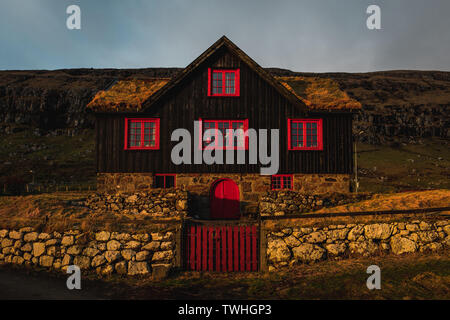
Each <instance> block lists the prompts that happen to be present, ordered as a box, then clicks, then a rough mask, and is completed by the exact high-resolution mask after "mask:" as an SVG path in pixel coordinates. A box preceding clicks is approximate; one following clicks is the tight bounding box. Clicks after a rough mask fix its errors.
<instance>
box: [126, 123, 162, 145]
mask: <svg viewBox="0 0 450 320" xmlns="http://www.w3.org/2000/svg"><path fill="white" fill-rule="evenodd" d="M131 122H133V123H141V133H140V141H141V144H142V143H143V142H144V124H145V123H155V145H154V146H149V147H144V146H137V147H136V146H132V147H131V146H129V145H128V135H129V132H128V126H129V123H131ZM159 123H160V121H159V118H125V144H124V149H125V150H157V149H159Z"/></svg>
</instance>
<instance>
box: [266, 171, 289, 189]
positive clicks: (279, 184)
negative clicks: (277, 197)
mask: <svg viewBox="0 0 450 320" xmlns="http://www.w3.org/2000/svg"><path fill="white" fill-rule="evenodd" d="M270 186H271V189H272V190H281V189H290V190H292V188H293V183H292V174H276V175H273V176H272V181H271V184H270Z"/></svg>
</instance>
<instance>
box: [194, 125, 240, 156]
mask: <svg viewBox="0 0 450 320" xmlns="http://www.w3.org/2000/svg"><path fill="white" fill-rule="evenodd" d="M199 121H200V135H199V136H200V143H199V146H201V148H202V149H222V150H233V149H234V150H248V134H247V130H248V119H245V120H202V119H200V120H199ZM210 129H211V130H214V133H213V134H208V133H209V132H207V130H210ZM239 129H240V130H242V131H236V130H239ZM219 132H220V133H221V135H222V141H221V139H220V137H219ZM204 136H205V137H206V139H205V140H203V137H204ZM212 143H214V144H213V145H210V144H212Z"/></svg>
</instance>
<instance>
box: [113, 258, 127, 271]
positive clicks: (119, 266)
mask: <svg viewBox="0 0 450 320" xmlns="http://www.w3.org/2000/svg"><path fill="white" fill-rule="evenodd" d="M115 269H116V272H117V273H118V274H127V262H126V261H120V262H117V263H116V266H115Z"/></svg>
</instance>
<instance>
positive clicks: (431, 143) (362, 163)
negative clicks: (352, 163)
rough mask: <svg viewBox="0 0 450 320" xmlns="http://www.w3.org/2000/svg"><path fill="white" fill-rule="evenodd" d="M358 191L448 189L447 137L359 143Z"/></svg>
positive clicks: (449, 146) (449, 144)
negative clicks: (400, 142) (384, 143)
mask: <svg viewBox="0 0 450 320" xmlns="http://www.w3.org/2000/svg"><path fill="white" fill-rule="evenodd" d="M357 148H358V168H359V170H358V174H359V178H360V191H363V192H377V193H380V192H395V191H403V190H423V189H450V141H448V140H442V139H427V140H423V144H416V145H413V144H410V145H399V146H395V147H389V146H373V145H367V144H358V146H357Z"/></svg>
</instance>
